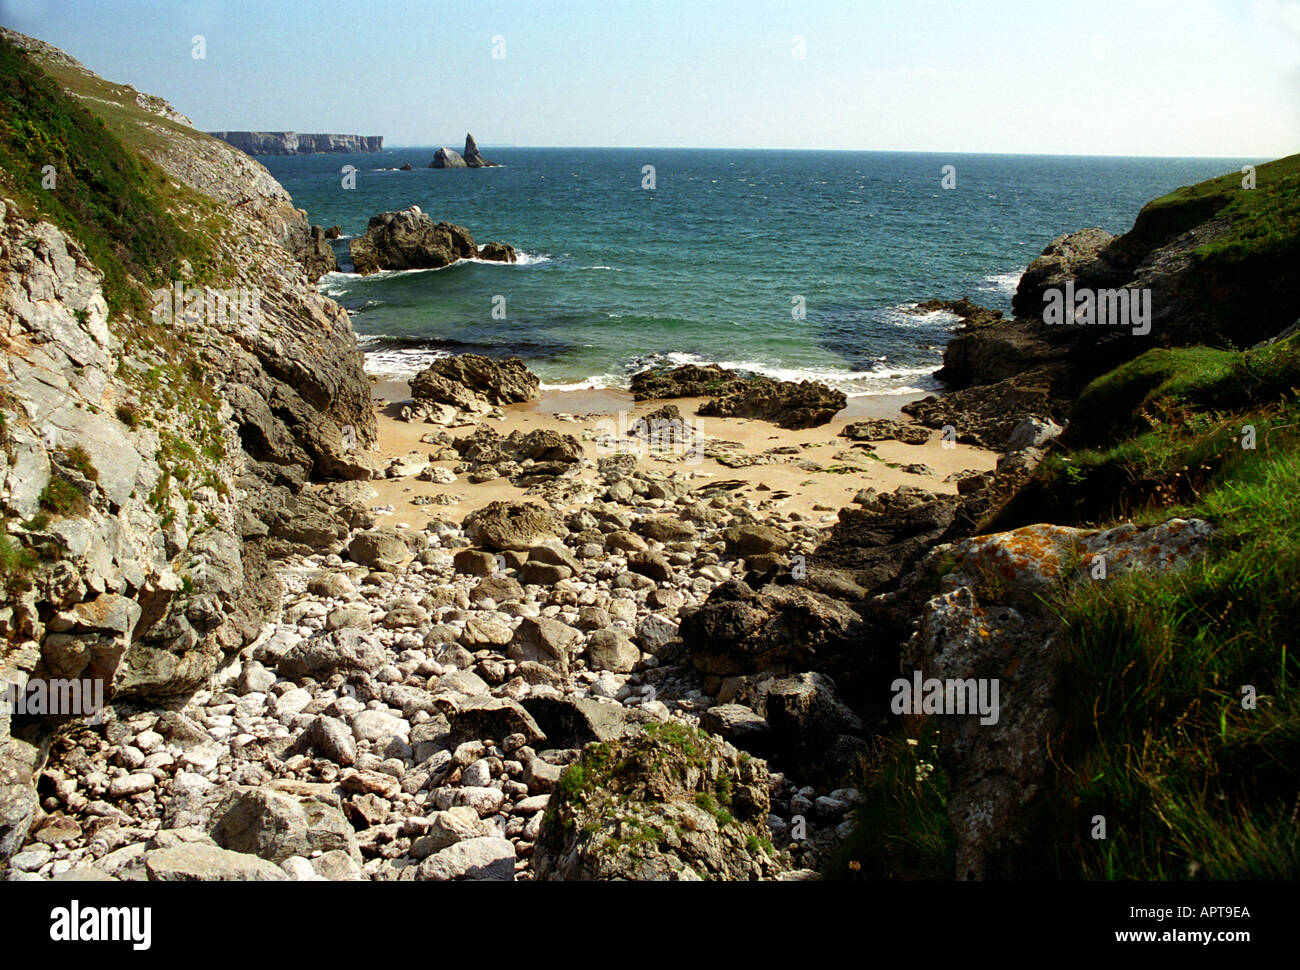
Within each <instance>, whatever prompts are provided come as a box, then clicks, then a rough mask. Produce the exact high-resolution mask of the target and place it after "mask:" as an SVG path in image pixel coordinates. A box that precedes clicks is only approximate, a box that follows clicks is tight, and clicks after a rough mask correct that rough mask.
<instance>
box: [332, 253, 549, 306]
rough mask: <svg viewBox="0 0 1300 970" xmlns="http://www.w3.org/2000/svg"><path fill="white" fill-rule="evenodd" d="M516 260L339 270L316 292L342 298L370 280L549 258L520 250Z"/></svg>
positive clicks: (524, 262)
mask: <svg viewBox="0 0 1300 970" xmlns="http://www.w3.org/2000/svg"><path fill="white" fill-rule="evenodd" d="M515 256H516V260H515V262H513V263H503V262H501V261H500V260H495V259H478V258H474V259H458V260H456V262H454V263H449V264H447V265H446V266H427V267H424V268H422V269H381V270H377V271H375V272H373V273H344V272H343V271H341V270H334V271H333V272H330V273H326V274H325V275H324V276H322V277H321V278H320V280H319V281H317V283H316V289H317V291H318V292H320V293H323V294H324V295H325V296H331V297H332V296H344V295H345V294H346V293H347V292H348V287H349V286H352V285H353V284H356V283H358V282H367V283H368V282H371V281H372V280H386V279H389V278H391V277H394V276H414V275H416V274H419V273H441V272H442V271H443V270H448V269H455V268H456V267H457V266H460V265H461V264H462V263H478V264H480V265H482V266H535V265H536V264H538V263H549V262H550V261H551V257H550V255H549V254H548V253H525V252H522V251H520V250H516V251H515Z"/></svg>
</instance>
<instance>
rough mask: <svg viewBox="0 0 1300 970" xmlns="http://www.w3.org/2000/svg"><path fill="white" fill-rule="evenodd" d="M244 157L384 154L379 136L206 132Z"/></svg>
mask: <svg viewBox="0 0 1300 970" xmlns="http://www.w3.org/2000/svg"><path fill="white" fill-rule="evenodd" d="M208 134H209V135H211V136H212V137H213V138H219V139H221V140H222V141H224V142H226V143H227V144H230V145H234V146H235V147H236V148H238V149H239V150H240V151H241V152H244V153H245V154H246V155H326V154H329V155H352V154H373V153H375V152H382V151H383V150H384V136H383V135H327V134H320V133H310V134H299V133H298V132H296V131H210V132H208Z"/></svg>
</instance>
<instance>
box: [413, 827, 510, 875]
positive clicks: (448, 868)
mask: <svg viewBox="0 0 1300 970" xmlns="http://www.w3.org/2000/svg"><path fill="white" fill-rule="evenodd" d="M415 878H416V879H419V880H421V881H426V882H448V881H450V880H453V879H468V880H491V881H495V882H514V879H515V847H514V845H512V844H511V843H510V841H509V840H507V839H500V838H496V837H492V836H487V837H482V838H474V839H466V840H464V841H463V842H457V843H455V844H454V845H450V846H448V847H447V848H445V849H442V850H441V851H439V852H437V853H435V854H434V855H431V856H429V858H427V859H425V860H424V861H423V862H421V863H420V867H419V868H418V869H417V870H416V875H415Z"/></svg>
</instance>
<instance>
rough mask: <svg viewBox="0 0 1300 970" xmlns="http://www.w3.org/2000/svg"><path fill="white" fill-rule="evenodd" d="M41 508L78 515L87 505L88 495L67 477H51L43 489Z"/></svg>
mask: <svg viewBox="0 0 1300 970" xmlns="http://www.w3.org/2000/svg"><path fill="white" fill-rule="evenodd" d="M40 503H41V508H43V509H45V510H46V511H47V512H53V513H55V514H57V515H77V514H79V513H80V512H81V511H83V510H84V508H85V506H86V497H85V496H84V495H82V494H81V491H80V490H79V489H78V488H77V487H76V486H75V485H73V484H72V483H71V482H69V481H68V480H67V479H66V478H58V477H55V478H51V479H50V483H49V484H48V485H46V486H45V487H44V488H43V489H41V496H40Z"/></svg>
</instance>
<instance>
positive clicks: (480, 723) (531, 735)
mask: <svg viewBox="0 0 1300 970" xmlns="http://www.w3.org/2000/svg"><path fill="white" fill-rule="evenodd" d="M512 734H522V735H523V736H524V737H526V738H527V739H528V741H527V742H526V743H528V744H533V743H535V742H537V741H544V740H545V739H546V735H545V734H543V733H542V729H541V728H540V727H538V725H537V722H536V721H535V720H533V716H532V715H531V714H529V713H528V711H527V710H525V709H524V708H523V707H522V706H520V704H519V703H518V702H516V701H512V700H510V699H509V698H508V697H470V698H467V699H466V700H464V701H462V702H461V703H460V705H459V706H458V708H457V710H456V714H455V716H454V717H453V718H452V720H451V732H450V739H449V741H450V744H451V746H452V747H455V746H456V745H458V744H461V743H463V742H465V741H480V740H483V739H485V738H491V739H492V740H495V741H502V740H504V739H505V738H507V737H509V736H510V735H512Z"/></svg>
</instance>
